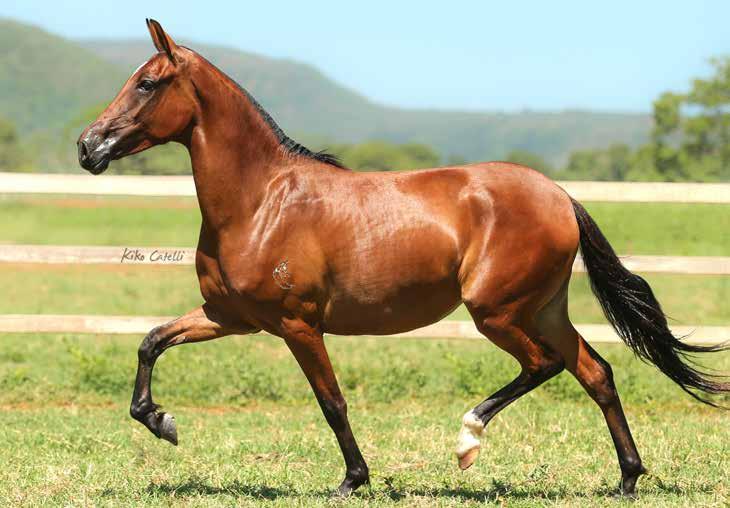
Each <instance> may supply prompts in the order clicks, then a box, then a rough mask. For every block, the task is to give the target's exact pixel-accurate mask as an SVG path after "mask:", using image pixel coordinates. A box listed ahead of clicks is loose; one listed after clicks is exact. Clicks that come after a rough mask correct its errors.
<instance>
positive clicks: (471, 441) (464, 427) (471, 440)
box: [456, 411, 484, 458]
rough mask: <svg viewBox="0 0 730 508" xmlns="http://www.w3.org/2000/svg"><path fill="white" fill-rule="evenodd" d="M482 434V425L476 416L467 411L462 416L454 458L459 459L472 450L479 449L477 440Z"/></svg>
mask: <svg viewBox="0 0 730 508" xmlns="http://www.w3.org/2000/svg"><path fill="white" fill-rule="evenodd" d="M482 434H484V424H483V423H482V421H481V420H480V419H479V417H478V416H477V415H475V414H474V413H473V412H471V411H469V412H468V413H466V414H465V415H464V418H463V419H462V424H461V430H460V431H459V437H458V438H457V441H456V456H457V457H459V458H461V457H463V456H464V455H465V454H466V452H468V451H469V450H471V449H473V448H479V446H480V442H479V440H480V439H481V437H482Z"/></svg>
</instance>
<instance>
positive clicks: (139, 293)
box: [0, 264, 730, 325]
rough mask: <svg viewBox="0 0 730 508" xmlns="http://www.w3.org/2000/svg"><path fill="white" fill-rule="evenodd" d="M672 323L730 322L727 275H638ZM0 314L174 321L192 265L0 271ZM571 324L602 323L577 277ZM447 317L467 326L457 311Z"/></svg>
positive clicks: (191, 297) (193, 285) (191, 281)
mask: <svg viewBox="0 0 730 508" xmlns="http://www.w3.org/2000/svg"><path fill="white" fill-rule="evenodd" d="M645 277H646V278H647V280H648V281H649V282H650V284H651V285H652V287H653V288H654V291H655V293H656V294H657V297H658V298H659V300H660V302H662V304H663V306H664V309H665V311H666V312H667V313H668V314H669V315H670V316H671V317H672V318H674V319H675V320H676V321H675V322H676V323H678V324H690V325H691V324H705V325H726V324H728V323H730V308H729V307H728V305H727V302H728V301H730V277H727V276H687V275H668V274H645ZM0 291H2V293H3V295H4V296H5V297H4V298H3V299H0V313H3V314H121V315H179V314H182V313H184V312H187V311H188V310H190V309H192V308H194V307H196V306H198V305H200V303H201V302H202V299H201V296H200V290H199V288H198V279H197V276H196V275H195V269H194V268H193V267H192V266H173V265H167V266H165V265H156V266H140V265H137V266H133V265H118V266H95V265H76V266H63V265H62V266H40V265H12V264H6V265H0ZM570 313H571V317H572V318H573V320H574V321H575V322H576V323H598V322H603V314H602V313H601V309H600V307H599V306H598V303H597V301H596V299H595V297H594V296H593V294H592V293H591V291H590V287H589V285H588V279H587V277H586V276H585V275H584V274H577V275H574V276H573V280H572V282H571V285H570ZM450 319H458V320H469V319H470V317H469V314H468V312H467V311H466V309H465V308H463V307H460V308H459V309H457V310H456V312H454V313H453V314H452V315H451V316H450Z"/></svg>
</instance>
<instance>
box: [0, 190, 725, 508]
mask: <svg viewBox="0 0 730 508" xmlns="http://www.w3.org/2000/svg"><path fill="white" fill-rule="evenodd" d="M589 209H590V211H591V213H592V214H593V215H594V217H595V218H596V220H597V221H598V222H599V224H601V227H602V228H603V229H604V232H606V234H607V236H609V238H610V239H611V241H612V242H613V243H614V246H615V247H616V249H617V250H618V251H619V252H622V253H632V254H674V255H730V254H729V253H730V246H729V245H728V243H729V242H728V238H727V234H726V231H727V230H728V226H729V225H730V223H729V220H730V207H727V206H709V205H708V206H704V205H691V206H686V207H685V206H683V205H627V204H621V205H614V204H591V205H590V206H589ZM0 214H2V216H3V229H2V231H1V232H0V241H3V242H8V243H39V244H69V245H73V244H79V245H89V244H92V245H93V244H98V245H161V246H178V245H179V246H190V245H194V244H195V239H196V238H197V228H198V220H199V219H198V211H197V208H196V205H195V202H194V200H192V199H170V198H78V197H71V198H69V197H53V198H50V197H45V196H25V197H22V198H16V197H13V198H8V197H6V198H2V199H0ZM647 278H648V280H649V281H650V283H651V284H652V286H653V287H654V289H655V291H656V293H657V295H658V297H659V299H660V301H662V302H663V304H664V307H665V309H666V311H667V312H668V313H669V314H670V315H671V316H673V317H675V318H677V319H678V320H679V321H680V322H683V323H688V324H692V323H702V324H708V325H709V324H727V322H728V321H729V320H730V319H729V318H730V315H729V312H730V311H728V307H727V301H728V300H729V297H730V277H704V276H680V275H658V274H649V275H647ZM0 290H1V291H2V293H3V298H2V299H0V313H60V314H63V313H89V314H95V313H96V314H107V313H108V314H132V315H155V314H160V315H163V314H180V313H182V312H184V311H186V310H188V309H190V308H191V307H194V306H195V305H197V304H198V303H199V302H200V295H199V291H198V287H197V280H196V277H195V274H194V269H193V267H189V266H188V267H178V266H154V267H145V266H57V267H53V266H40V265H9V264H6V265H2V266H0ZM570 298H571V315H572V317H573V319H574V320H575V321H576V322H599V321H601V319H602V318H601V315H600V310H599V308H598V306H597V304H596V303H595V301H594V299H593V297H592V295H591V294H590V291H589V289H588V285H587V281H586V278H585V276H582V275H578V276H576V277H574V280H573V282H572V284H571V295H570ZM451 317H452V318H457V319H467V318H468V317H467V316H466V314H465V312H464V310H463V309H459V310H457V312H456V313H455V314H454V315H452V316H451ZM140 340H141V337H139V336H130V337H128V336H91V335H35V334H3V335H2V336H0V341H2V347H0V443H2V444H3V445H2V446H0V462H1V463H2V464H3V466H4V467H2V468H0V506H11V505H31V506H37V505H74V506H76V505H102V506H160V505H162V506H167V505H175V506H177V505H183V506H219V505H228V506H240V505H265V506H292V505H294V506H331V505H347V506H381V505H385V506H389V505H399V506H462V505H467V506H469V505H480V504H484V503H487V504H490V505H499V506H503V505H507V506H525V507H532V506H555V505H560V506H580V507H584V506H607V505H609V506H611V505H617V506H619V505H620V506H624V505H625V506H634V505H635V504H634V505H632V504H631V503H628V502H626V501H623V500H616V499H613V498H611V497H610V493H611V492H612V491H613V489H614V487H615V485H616V483H617V480H618V475H619V473H618V467H617V464H616V458H615V454H614V451H613V446H612V444H611V440H610V437H609V435H608V432H607V429H606V426H605V423H604V422H603V419H602V417H601V414H600V411H599V410H598V409H597V407H596V406H595V405H594V404H593V402H592V401H590V399H588V397H587V396H586V395H585V394H584V393H583V391H582V389H581V388H580V386H579V385H578V384H577V383H576V382H575V380H573V379H572V377H571V376H570V375H568V374H563V375H561V376H559V377H558V378H556V379H554V380H551V381H550V382H548V383H547V384H546V385H545V386H543V387H541V388H539V389H538V390H536V391H535V392H533V393H531V394H528V395H527V396H525V397H523V398H522V399H521V400H520V401H518V402H516V403H515V404H514V405H513V406H510V407H509V408H508V409H506V410H505V411H504V412H503V413H501V414H500V415H499V416H498V417H497V418H496V419H495V420H494V421H493V422H491V423H490V426H489V429H488V431H487V437H486V440H485V442H484V448H483V452H482V455H481V456H480V458H479V460H478V462H477V464H476V465H475V466H474V467H472V468H471V469H470V470H469V471H467V472H465V473H462V472H460V471H458V468H457V467H456V464H455V460H454V457H453V456H452V448H453V445H454V441H455V438H456V434H457V432H458V429H459V423H460V417H461V415H462V414H463V413H464V411H466V410H467V409H469V408H470V407H472V406H473V405H475V404H476V403H478V402H479V401H480V400H481V399H482V398H484V396H486V395H487V394H489V393H491V392H493V391H494V390H496V389H498V388H499V387H501V386H503V385H504V384H506V383H507V382H508V381H509V380H511V379H512V377H514V376H515V375H516V373H517V366H516V364H515V363H514V361H512V360H511V359H510V357H509V356H508V355H506V354H505V353H503V352H501V351H500V350H498V349H497V348H496V347H494V346H492V345H491V344H490V343H489V342H488V341H486V340H485V341H457V340H454V341H446V340H407V339H400V340H397V339H372V338H334V337H333V338H328V339H327V340H328V346H329V349H330V352H331V355H332V358H333V363H334V365H335V369H336V371H337V373H338V376H339V378H340V382H341V385H342V387H343V390H344V392H345V394H346V396H347V398H348V402H349V408H350V411H349V412H350V419H351V422H352V425H353V429H354V432H355V434H356V436H357V438H358V440H359V442H360V445H361V448H362V449H363V453H364V455H365V457H366V459H367V460H368V463H369V465H370V469H371V473H372V481H373V485H372V488H370V489H363V490H362V491H361V492H359V493H358V494H357V495H356V497H355V498H354V499H351V500H349V501H347V502H346V503H344V502H341V501H334V500H331V499H330V498H329V497H328V493H329V492H330V491H331V490H332V489H333V488H334V487H335V486H336V485H337V484H338V482H339V480H340V479H341V474H342V473H343V468H342V464H341V458H340V454H339V451H338V449H337V447H336V443H335V440H334V438H333V436H332V434H331V432H330V430H329V429H328V428H327V425H326V423H325V422H324V418H323V417H322V416H321V414H320V412H319V409H318V407H317V405H316V403H315V402H314V400H313V397H312V395H311V393H310V389H309V387H308V385H307V383H306V381H305V380H304V378H303V376H302V375H301V373H300V372H299V369H298V367H297V365H296V363H295V362H294V360H293V358H292V357H291V355H290V354H289V352H288V351H287V349H286V348H285V346H284V345H283V344H282V342H281V341H280V340H278V339H275V338H271V337H230V338H225V339H221V340H218V341H214V342H209V343H204V344H198V345H191V346H185V347H180V348H174V349H172V350H170V351H169V352H167V353H166V354H165V355H164V356H163V357H162V358H161V359H160V361H159V363H158V367H157V368H156V370H155V382H154V390H155V397H156V401H157V402H158V403H163V404H165V407H166V409H168V410H169V411H170V412H172V413H173V414H175V415H176V417H177V422H178V425H179V437H180V446H179V447H177V448H173V447H171V446H169V445H168V444H167V443H164V442H160V441H158V440H156V439H155V438H154V437H153V436H152V435H151V434H149V433H148V432H147V431H146V430H145V429H144V428H143V427H142V426H140V425H139V424H137V423H136V422H133V421H132V420H131V419H130V418H129V417H128V415H127V411H128V409H127V408H128V404H129V399H130V396H131V391H132V384H133V379H134V372H135V366H136V348H137V346H138V344H139V342H140ZM598 349H599V351H600V352H601V354H602V355H604V356H605V357H606V358H607V359H608V360H609V362H610V363H611V364H612V366H613V370H614V372H615V375H616V382H617V385H618V388H619V392H620V393H621V396H622V399H623V402H624V406H625V408H626V410H627V415H628V418H629V421H630V423H631V426H632V429H633V431H634V435H635V437H636V440H637V443H638V445H639V449H640V451H641V453H642V457H643V459H644V462H645V464H646V465H647V466H648V467H649V469H650V473H651V474H650V475H649V476H647V477H645V478H643V479H642V480H641V481H640V484H639V496H640V497H639V504H640V505H641V506H657V507H659V506H688V505H690V506H728V504H730V489H729V488H728V485H727V478H728V477H730V462H729V461H728V459H727V457H728V456H730V442H728V440H727V432H726V429H727V427H728V424H730V417H729V416H728V413H726V412H723V411H718V410H712V409H711V408H707V407H705V406H702V405H700V404H698V403H696V402H694V401H692V400H691V399H690V398H689V397H688V396H687V395H685V394H684V393H683V392H681V390H679V389H678V388H677V387H676V386H674V385H673V384H672V383H671V382H670V381H669V380H667V379H666V378H665V377H663V376H662V375H661V374H660V373H658V372H657V371H656V369H653V368H651V367H649V366H646V365H644V364H642V363H640V362H639V361H637V360H636V359H634V357H633V355H632V354H631V353H630V352H629V351H628V350H627V349H626V348H625V347H623V346H618V345H615V346H614V345H610V346H609V345H604V346H600V347H599V348H598ZM707 361H708V362H709V366H710V367H713V368H717V369H720V370H722V371H725V372H728V371H730V355H728V354H717V355H713V357H712V358H710V359H707ZM724 403H725V404H730V398H726V399H725V400H724Z"/></svg>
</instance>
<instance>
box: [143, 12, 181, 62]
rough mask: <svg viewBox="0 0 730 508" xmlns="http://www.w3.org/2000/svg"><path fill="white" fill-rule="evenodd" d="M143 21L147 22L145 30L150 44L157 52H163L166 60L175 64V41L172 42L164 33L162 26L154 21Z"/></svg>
mask: <svg viewBox="0 0 730 508" xmlns="http://www.w3.org/2000/svg"><path fill="white" fill-rule="evenodd" d="M145 21H146V22H147V28H148V29H149V31H150V36H151V37H152V42H153V43H154V44H155V48H157V51H160V52H163V51H164V52H165V54H166V55H167V58H169V59H170V61H171V62H172V63H173V64H174V63H176V62H175V55H174V52H175V50H176V49H177V44H175V41H173V40H172V38H171V37H170V36H169V35H167V34H166V33H165V30H164V29H163V28H162V25H160V24H159V23H158V22H157V21H155V20H154V19H146V20H145Z"/></svg>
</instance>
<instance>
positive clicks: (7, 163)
mask: <svg viewBox="0 0 730 508" xmlns="http://www.w3.org/2000/svg"><path fill="white" fill-rule="evenodd" d="M22 158H23V157H22V152H21V148H20V141H19V139H18V131H17V130H16V129H15V125H14V124H13V123H12V122H10V121H9V120H5V119H4V118H0V170H4V171H12V170H17V169H20V166H21V163H22Z"/></svg>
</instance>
